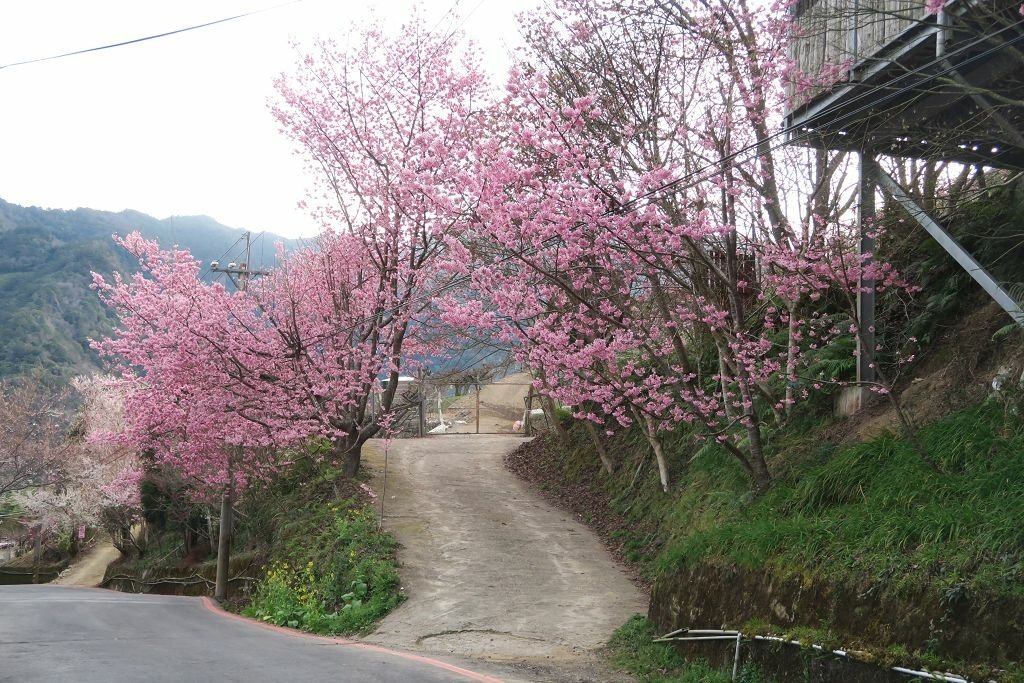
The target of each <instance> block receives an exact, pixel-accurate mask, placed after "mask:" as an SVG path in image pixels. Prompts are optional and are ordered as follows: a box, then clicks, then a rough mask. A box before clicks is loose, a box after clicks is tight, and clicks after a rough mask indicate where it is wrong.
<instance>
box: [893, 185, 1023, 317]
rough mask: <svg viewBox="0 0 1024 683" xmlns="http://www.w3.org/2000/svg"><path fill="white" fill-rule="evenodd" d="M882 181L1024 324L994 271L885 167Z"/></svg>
mask: <svg viewBox="0 0 1024 683" xmlns="http://www.w3.org/2000/svg"><path fill="white" fill-rule="evenodd" d="M878 182H879V184H880V185H881V186H882V189H883V190H885V192H886V193H887V194H889V196H891V197H892V198H893V199H895V200H896V201H897V202H898V203H899V205H900V206H902V207H903V209H904V210H905V211H906V212H907V213H908V214H910V217H911V218H913V219H914V220H915V221H917V223H918V224H919V225H920V226H921V227H922V228H924V229H925V230H927V231H928V234H929V235H931V236H932V237H933V238H934V239H935V241H936V242H938V243H939V244H940V245H942V248H943V249H945V250H946V251H947V252H948V253H949V255H950V256H952V257H953V259H954V260H956V262H957V263H959V264H960V266H961V267H962V268H963V269H964V270H966V271H967V274H968V275H970V276H971V277H972V278H974V281H975V282H977V283H978V284H979V285H981V286H982V288H983V289H984V290H985V291H986V292H988V295H989V296H991V297H992V298H993V299H995V301H996V303H998V304H999V305H1000V306H1002V308H1003V310H1004V311H1006V312H1007V313H1008V314H1009V315H1010V317H1011V318H1013V319H1014V321H1016V322H1017V324H1018V325H1021V326H1024V310H1022V309H1021V306H1020V304H1019V303H1017V302H1016V301H1015V300H1014V299H1013V297H1012V296H1010V294H1009V292H1007V291H1006V290H1005V289H1003V287H1002V285H1000V284H999V282H997V281H996V279H995V278H994V277H992V275H991V274H990V273H989V272H988V271H987V270H985V268H984V266H982V265H981V264H980V263H978V262H977V261H976V260H975V258H974V257H973V256H971V255H970V253H968V252H967V250H966V249H964V248H963V246H962V245H961V244H960V243H959V242H957V241H956V238H955V237H953V236H952V235H951V234H949V232H947V231H946V229H945V228H943V227H942V226H941V225H939V223H938V222H936V221H935V219H933V218H932V217H931V216H929V215H928V213H927V212H926V211H925V210H924V209H922V208H921V207H920V205H918V204H917V202H915V201H914V200H913V199H911V198H910V195H908V194H907V193H906V191H905V190H904V189H903V188H902V187H900V184H899V183H897V182H896V181H895V180H893V178H892V177H891V176H889V174H887V173H885V172H884V171H881V170H879V171H878Z"/></svg>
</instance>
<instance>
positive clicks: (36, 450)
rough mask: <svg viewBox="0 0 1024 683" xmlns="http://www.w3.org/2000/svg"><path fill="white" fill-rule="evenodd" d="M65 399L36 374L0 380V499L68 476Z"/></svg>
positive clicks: (62, 393) (44, 485) (56, 482)
mask: <svg viewBox="0 0 1024 683" xmlns="http://www.w3.org/2000/svg"><path fill="white" fill-rule="evenodd" d="M66 402H67V392H65V391H55V390H51V389H48V388H47V387H45V386H44V385H43V383H42V382H41V381H40V378H38V377H35V376H32V375H29V376H28V377H25V378H23V379H21V380H19V381H17V382H9V383H3V384H0V497H3V496H6V495H8V494H13V493H16V492H19V491H25V490H30V489H38V488H49V487H53V486H56V485H59V484H60V483H61V482H62V481H63V480H64V475H65V471H64V465H65V461H66V456H67V450H68V445H67V439H66V434H67V429H68V413H67V403H66Z"/></svg>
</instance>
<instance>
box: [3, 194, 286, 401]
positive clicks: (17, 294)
mask: <svg viewBox="0 0 1024 683" xmlns="http://www.w3.org/2000/svg"><path fill="white" fill-rule="evenodd" d="M132 230H139V231H140V232H142V234H143V235H145V236H146V237H147V238H150V239H156V240H158V241H159V242H160V243H161V245H163V246H165V247H170V246H172V245H175V244H177V245H179V246H181V247H185V248H187V249H189V250H190V251H191V252H192V253H193V254H195V256H196V257H197V258H199V259H200V260H202V261H203V263H209V262H210V261H211V260H212V259H216V258H220V257H222V256H223V255H224V254H225V252H229V250H231V249H232V246H233V245H235V247H234V249H235V251H234V252H231V253H235V252H237V251H238V249H239V247H238V246H237V245H236V242H237V241H238V239H239V238H240V237H241V235H242V233H243V231H242V230H239V229H234V228H229V227H227V226H224V225H221V224H220V223H218V222H216V221H215V220H213V219H212V218H208V217H206V216H182V217H179V216H175V217H172V218H167V219H164V220H158V219H156V218H153V217H152V216H147V215H146V214H143V213H139V212H136V211H122V212H120V213H110V212H107V211H95V210H93V209H76V210H74V211H62V210H48V209H40V208H37V207H22V206H18V205H15V204H10V203H8V202H5V201H3V200H2V199H0V245H2V248H0V330H3V342H2V343H0V378H8V377H14V376H18V375H23V374H25V373H26V372H30V371H33V370H37V371H38V372H40V373H41V374H42V376H43V377H44V378H45V379H46V380H47V381H48V382H55V383H56V382H59V381H61V380H66V379H67V378H68V377H70V376H72V375H75V374H78V373H81V372H83V371H87V370H90V369H94V368H96V367H97V365H98V358H97V357H96V354H95V353H94V352H93V351H92V350H91V349H90V348H89V342H88V340H89V339H90V338H93V337H97V336H103V335H105V334H106V333H107V332H109V330H110V326H111V324H112V320H113V318H112V317H111V315H110V313H109V311H108V310H107V309H105V307H104V306H102V305H101V304H100V301H99V299H98V298H97V297H96V295H95V293H94V292H92V291H91V290H90V289H89V285H90V283H91V281H92V277H91V275H90V273H91V272H93V271H95V272H99V273H104V274H110V273H113V272H114V271H121V272H124V271H125V270H126V269H128V268H130V267H131V264H132V263H133V261H132V259H130V258H128V257H127V255H126V254H125V253H124V251H123V250H121V249H120V248H119V247H117V246H116V245H115V244H114V242H113V241H112V240H111V235H112V234H113V233H118V234H127V233H128V232H130V231H132ZM279 240H280V238H277V237H273V236H266V237H264V238H263V239H261V240H259V241H258V242H257V243H256V249H257V251H256V254H255V255H254V259H253V260H254V262H257V263H259V262H260V261H261V256H262V257H263V260H264V261H267V260H270V259H272V258H273V254H274V249H273V245H274V242H276V241H279Z"/></svg>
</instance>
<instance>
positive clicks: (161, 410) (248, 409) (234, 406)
mask: <svg viewBox="0 0 1024 683" xmlns="http://www.w3.org/2000/svg"><path fill="white" fill-rule="evenodd" d="M115 239H116V241H117V242H118V243H119V244H120V245H121V246H123V247H124V248H125V249H127V250H128V251H129V252H130V253H131V254H132V255H133V256H135V257H136V258H137V259H138V264H139V270H138V272H137V273H136V274H134V275H133V276H131V277H130V278H129V279H123V278H122V277H121V276H120V275H119V274H115V275H114V276H113V278H112V280H111V281H109V282H108V281H107V280H106V279H105V278H104V277H103V276H101V275H99V274H95V273H94V274H93V280H94V287H95V288H96V290H97V291H98V293H99V296H100V298H101V299H102V300H103V301H104V303H106V304H107V305H108V306H109V307H111V308H112V309H113V310H114V311H115V312H116V313H117V315H118V318H119V321H120V326H119V327H118V328H117V330H116V331H115V333H114V334H113V335H112V336H111V337H110V338H108V339H104V340H101V341H98V342H96V343H95V344H94V346H95V347H96V348H97V350H98V351H99V352H100V353H101V354H103V355H104V356H106V357H108V358H110V359H112V360H113V361H114V362H115V363H116V366H117V370H118V372H119V374H120V377H121V378H122V380H123V382H124V389H123V391H124V422H125V424H124V429H123V430H122V431H121V432H120V433H119V434H117V435H116V436H115V437H114V439H115V440H116V441H117V442H118V443H120V444H122V445H124V446H126V447H129V448H132V449H134V450H135V451H137V452H141V451H144V450H145V451H149V452H151V453H152V454H153V457H154V459H155V460H156V462H158V463H160V464H164V465H167V466H169V467H172V468H173V469H174V470H176V471H177V472H179V473H180V474H181V476H182V477H183V479H184V480H185V481H187V482H188V483H189V484H190V490H191V491H193V492H195V494H196V495H197V496H199V497H202V498H205V499H206V500H208V501H209V500H211V499H215V498H217V497H219V498H220V501H221V524H220V539H219V549H218V567H217V577H218V579H217V591H216V592H217V597H218V598H223V597H226V582H227V575H226V573H227V566H228V560H229V552H230V545H229V544H230V534H231V522H232V505H233V502H234V500H235V499H236V497H237V496H238V495H239V494H240V493H241V491H243V490H244V488H245V486H246V484H247V483H248V482H249V481H251V480H253V479H259V478H266V477H268V476H270V475H271V474H272V473H273V472H274V471H275V469H276V468H277V466H278V461H277V457H276V456H277V453H278V447H279V446H281V445H283V444H289V443H293V442H294V441H296V440H298V439H299V438H301V437H302V436H304V435H305V434H306V433H308V424H307V423H312V422H313V420H312V419H307V420H305V422H304V421H303V420H302V419H301V416H299V418H298V419H296V415H295V414H294V412H293V411H292V410H291V403H290V396H289V394H288V392H287V391H285V390H284V389H283V388H282V386H284V385H286V381H278V380H277V379H276V378H277V377H278V375H279V374H280V372H281V364H280V362H279V360H280V355H281V354H280V346H279V344H278V339H277V337H276V336H275V335H274V334H272V330H270V328H269V327H268V326H267V325H266V323H265V322H264V321H263V320H262V319H261V317H260V312H259V309H258V306H257V305H256V304H255V302H254V301H253V299H252V298H251V297H250V296H249V295H248V293H247V292H246V291H244V290H239V291H235V292H229V291H228V290H227V289H226V288H225V287H224V286H223V285H221V284H220V283H215V284H207V283H204V282H202V281H201V280H200V278H199V272H200V271H199V264H198V262H197V261H195V260H194V259H193V258H192V256H191V255H190V254H189V253H188V252H187V251H180V250H177V249H172V250H169V251H165V250H162V249H160V247H159V245H158V244H157V243H156V242H153V241H146V240H144V239H143V238H142V237H141V235H139V233H132V234H130V235H128V236H127V237H124V238H115ZM267 378H275V381H266V379H267Z"/></svg>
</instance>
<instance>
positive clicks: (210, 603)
mask: <svg viewBox="0 0 1024 683" xmlns="http://www.w3.org/2000/svg"><path fill="white" fill-rule="evenodd" d="M203 605H205V606H206V609H208V610H210V611H211V612H214V613H216V614H219V615H221V616H224V617H228V618H229V619H237V620H238V621H244V622H246V623H247V624H253V625H254V626H261V627H263V628H266V629H270V630H271V631H279V632H280V633H286V634H288V635H290V636H293V637H296V638H308V639H311V640H319V641H321V642H324V643H333V644H335V645H347V646H349V647H357V648H359V649H361V650H370V651H371V652H381V653H384V654H387V655H392V656H394V657H401V658H402V659H407V660H409V661H412V662H418V663H420V664H426V665H427V666H432V667H435V668H437V669H444V670H445V671H450V672H451V673H455V674H459V675H460V676H465V677H466V678H468V679H470V680H473V681H477V682H478V683H505V682H504V681H502V680H501V679H500V678H492V677H491V676H485V675H484V674H480V673H477V672H475V671H470V670H469V669H463V668H462V667H459V666H455V665H454V664H449V663H447V662H442V661H440V660H438V659H431V658H430V657H423V656H421V655H414V654H412V653H410V652H400V651H398V650H389V649H388V648H386V647H381V646H379V645H370V644H369V643H361V642H359V641H357V640H350V639H348V638H332V637H330V636H317V635H313V634H311V633H303V632H302V631H295V630H293V629H290V628H285V627H283V626H276V625H274V624H268V623H266V622H265V621H258V620H256V619H250V618H248V617H243V616H242V615H240V614H232V613H231V612H226V611H224V610H223V609H222V608H221V606H220V605H219V604H217V602H216V601H215V600H213V599H211V598H208V597H204V598H203Z"/></svg>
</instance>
